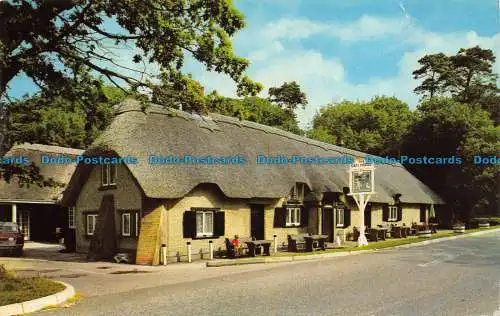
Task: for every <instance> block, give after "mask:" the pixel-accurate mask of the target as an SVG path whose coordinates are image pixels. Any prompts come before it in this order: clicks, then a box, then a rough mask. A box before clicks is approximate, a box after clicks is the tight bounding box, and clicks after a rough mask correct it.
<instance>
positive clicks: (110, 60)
mask: <svg viewBox="0 0 500 316" xmlns="http://www.w3.org/2000/svg"><path fill="white" fill-rule="evenodd" d="M0 21H1V25H0V27H1V29H2V30H3V31H2V32H0V38H1V44H0V73H2V76H1V77H0V96H4V93H5V92H6V90H7V88H8V84H9V82H10V81H11V80H12V79H13V78H14V77H16V76H17V75H19V74H21V73H25V74H26V75H27V76H29V77H30V78H31V79H33V81H34V82H35V83H36V84H37V85H38V86H39V87H40V88H41V89H42V90H47V89H51V88H53V87H55V86H62V85H66V86H69V85H71V77H72V70H73V67H74V66H75V65H77V68H78V67H79V66H80V65H84V66H86V67H88V68H89V69H91V71H93V72H95V73H99V74H101V75H103V76H105V77H106V78H107V79H108V80H109V81H111V82H113V83H115V84H116V85H117V86H120V87H123V86H124V85H128V86H130V87H133V88H137V87H140V86H143V87H149V88H151V87H152V86H153V83H152V81H151V77H152V76H151V75H154V74H150V73H149V72H148V70H147V64H148V63H156V64H158V65H159V66H160V70H161V72H162V73H164V74H166V77H168V78H169V79H171V80H174V79H179V78H180V76H179V74H180V72H181V68H182V66H183V64H184V58H185V54H189V55H191V56H192V57H193V58H194V59H195V60H197V61H199V62H200V63H202V64H203V65H204V66H205V68H206V69H207V70H213V71H217V72H221V73H226V74H228V75H229V76H230V77H231V78H232V79H233V80H234V81H235V82H236V83H237V85H238V93H239V94H241V95H247V94H255V93H257V92H259V91H260V90H261V89H262V86H261V85H260V84H257V83H255V82H253V81H252V80H251V79H249V78H248V77H247V76H246V75H245V74H244V72H245V70H246V69H247V67H248V65H249V63H248V61H247V60H246V59H244V58H241V57H238V56H236V55H235V54H234V52H233V48H232V44H231V36H233V35H234V34H235V33H236V32H237V31H239V30H240V29H242V28H243V27H244V26H245V22H244V18H243V15H242V14H241V13H240V12H239V11H237V10H236V9H235V8H234V7H233V5H232V3H231V1H230V0H196V1H190V0H175V1H161V0H153V1H139V0H109V1H93V0H73V1H72V0H62V1H43V0H9V1H1V2H0ZM114 24H116V25H117V27H106V25H108V26H109V25H111V26H113V25H114ZM113 49H120V53H121V55H124V56H127V55H126V54H127V53H128V55H130V56H129V57H128V60H126V61H119V60H118V57H117V56H116V55H113Z"/></svg>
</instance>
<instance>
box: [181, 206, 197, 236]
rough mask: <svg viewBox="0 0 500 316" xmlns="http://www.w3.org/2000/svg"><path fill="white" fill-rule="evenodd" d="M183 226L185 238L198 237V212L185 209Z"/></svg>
mask: <svg viewBox="0 0 500 316" xmlns="http://www.w3.org/2000/svg"><path fill="white" fill-rule="evenodd" d="M182 226H183V236H184V238H194V237H196V212H193V211H185V212H184V217H183V219H182Z"/></svg>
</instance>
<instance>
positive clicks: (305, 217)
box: [300, 206, 309, 226]
mask: <svg viewBox="0 0 500 316" xmlns="http://www.w3.org/2000/svg"><path fill="white" fill-rule="evenodd" d="M300 224H301V225H302V226H307V225H308V224H309V212H308V211H307V210H306V208H305V207H303V206H301V207H300Z"/></svg>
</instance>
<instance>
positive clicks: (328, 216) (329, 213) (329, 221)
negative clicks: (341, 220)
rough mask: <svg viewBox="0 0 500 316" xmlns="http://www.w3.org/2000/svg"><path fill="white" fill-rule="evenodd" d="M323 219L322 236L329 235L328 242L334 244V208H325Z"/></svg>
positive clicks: (322, 212)
mask: <svg viewBox="0 0 500 316" xmlns="http://www.w3.org/2000/svg"><path fill="white" fill-rule="evenodd" d="M321 217H322V219H321V234H323V235H328V241H329V242H333V208H323V209H322V211H321Z"/></svg>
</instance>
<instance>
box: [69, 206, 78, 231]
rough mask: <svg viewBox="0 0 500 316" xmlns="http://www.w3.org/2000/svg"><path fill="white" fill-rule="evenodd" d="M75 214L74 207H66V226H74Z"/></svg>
mask: <svg viewBox="0 0 500 316" xmlns="http://www.w3.org/2000/svg"><path fill="white" fill-rule="evenodd" d="M75 216H76V214H75V207H74V206H73V207H70V208H68V228H76V223H75Z"/></svg>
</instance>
